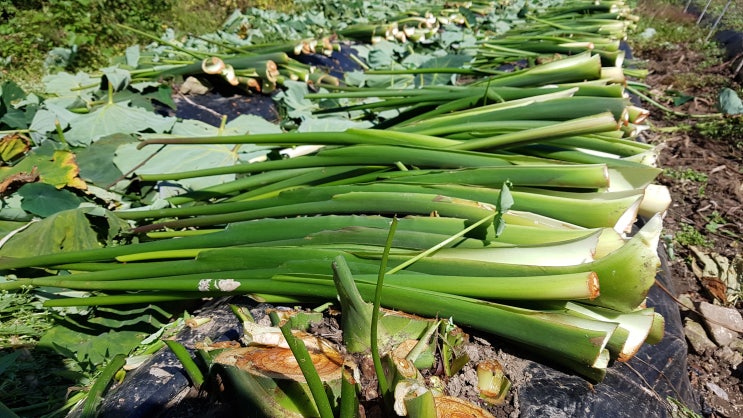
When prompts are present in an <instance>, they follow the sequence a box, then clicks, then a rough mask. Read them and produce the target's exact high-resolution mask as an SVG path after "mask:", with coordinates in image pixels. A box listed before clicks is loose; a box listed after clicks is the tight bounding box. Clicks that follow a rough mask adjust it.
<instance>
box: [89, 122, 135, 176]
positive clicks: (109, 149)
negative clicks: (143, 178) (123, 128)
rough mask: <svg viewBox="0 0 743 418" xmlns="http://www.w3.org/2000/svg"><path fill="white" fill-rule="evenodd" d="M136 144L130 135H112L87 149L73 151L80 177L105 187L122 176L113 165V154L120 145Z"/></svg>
mask: <svg viewBox="0 0 743 418" xmlns="http://www.w3.org/2000/svg"><path fill="white" fill-rule="evenodd" d="M135 142H137V140H136V139H134V138H133V137H132V136H131V135H124V134H114V135H109V136H106V137H103V138H101V139H99V140H98V141H97V142H96V143H94V144H91V145H90V146H89V147H87V148H80V149H78V150H76V151H75V153H76V155H77V164H78V166H80V177H82V178H83V179H85V180H86V181H89V182H92V183H93V184H95V185H97V186H100V187H105V186H108V185H109V184H111V183H113V182H115V181H116V180H117V179H119V178H120V177H121V176H122V172H121V171H119V169H118V168H117V167H116V165H115V164H114V162H113V160H114V154H115V153H116V149H117V148H119V147H120V146H121V145H124V144H130V143H135Z"/></svg>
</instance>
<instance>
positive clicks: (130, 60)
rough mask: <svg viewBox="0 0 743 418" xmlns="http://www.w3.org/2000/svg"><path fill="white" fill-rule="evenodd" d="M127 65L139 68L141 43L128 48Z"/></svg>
mask: <svg viewBox="0 0 743 418" xmlns="http://www.w3.org/2000/svg"><path fill="white" fill-rule="evenodd" d="M125 54H126V65H128V66H130V67H132V68H137V66H138V65H139V45H132V46H130V47H129V48H127V49H126V52H125Z"/></svg>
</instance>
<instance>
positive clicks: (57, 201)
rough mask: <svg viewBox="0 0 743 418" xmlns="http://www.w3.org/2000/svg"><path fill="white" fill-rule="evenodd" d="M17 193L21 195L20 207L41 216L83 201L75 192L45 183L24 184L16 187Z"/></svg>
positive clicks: (72, 207) (76, 205) (70, 207)
mask: <svg viewBox="0 0 743 418" xmlns="http://www.w3.org/2000/svg"><path fill="white" fill-rule="evenodd" d="M18 194H19V195H20V196H21V197H23V202H22V203H21V208H22V209H23V210H25V211H28V212H31V213H33V214H34V215H38V216H41V217H42V218H46V217H47V216H49V215H53V214H55V213H57V212H62V211H65V210H69V209H75V208H76V207H78V206H80V203H82V202H83V200H82V199H80V198H79V197H78V196H77V195H76V194H74V193H72V192H70V191H68V190H64V189H57V188H56V187H54V186H52V185H51V184H46V183H29V184H25V185H23V186H22V187H21V188H20V189H18Z"/></svg>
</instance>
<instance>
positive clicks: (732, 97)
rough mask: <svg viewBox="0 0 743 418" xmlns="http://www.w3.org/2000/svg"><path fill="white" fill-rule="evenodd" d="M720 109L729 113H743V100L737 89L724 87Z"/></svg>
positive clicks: (721, 93)
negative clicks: (736, 91)
mask: <svg viewBox="0 0 743 418" xmlns="http://www.w3.org/2000/svg"><path fill="white" fill-rule="evenodd" d="M718 105H719V107H720V111H721V112H723V113H726V114H728V115H740V114H743V102H741V100H740V97H738V95H737V94H736V93H735V91H733V90H731V89H729V88H727V87H726V88H724V89H722V91H721V92H720V99H719V102H718Z"/></svg>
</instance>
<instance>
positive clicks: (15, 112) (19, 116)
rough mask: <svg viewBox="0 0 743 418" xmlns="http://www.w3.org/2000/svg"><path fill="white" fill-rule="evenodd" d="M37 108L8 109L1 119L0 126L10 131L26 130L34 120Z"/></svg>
mask: <svg viewBox="0 0 743 418" xmlns="http://www.w3.org/2000/svg"><path fill="white" fill-rule="evenodd" d="M36 109H38V106H36V105H31V106H26V107H25V108H24V109H9V110H8V111H7V112H6V113H5V114H4V115H3V117H2V118H0V125H5V126H7V127H8V128H10V129H26V128H28V125H29V124H30V123H31V121H32V120H33V118H34V115H35V114H36Z"/></svg>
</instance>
